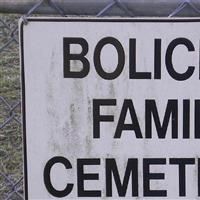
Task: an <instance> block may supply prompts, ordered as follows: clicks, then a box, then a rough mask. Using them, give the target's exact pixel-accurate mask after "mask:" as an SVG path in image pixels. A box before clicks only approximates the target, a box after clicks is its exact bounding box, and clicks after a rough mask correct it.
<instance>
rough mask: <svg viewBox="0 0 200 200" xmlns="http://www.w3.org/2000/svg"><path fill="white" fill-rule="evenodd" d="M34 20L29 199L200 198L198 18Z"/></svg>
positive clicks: (24, 53)
mask: <svg viewBox="0 0 200 200" xmlns="http://www.w3.org/2000/svg"><path fill="white" fill-rule="evenodd" d="M27 20H28V23H27V24H24V23H23V22H21V23H20V41H21V65H22V89H23V130H24V131H23V132H24V173H25V199H27V200H33V199H83V198H84V199H85V198H86V199H104V198H110V199H138V198H141V199H143V198H145V199H147V200H148V199H158V198H159V199H162V198H165V199H181V198H183V197H184V198H186V199H196V198H200V93H199V87H198V86H199V84H200V49H199V48H200V47H199V44H200V37H199V36H200V19H199V18H192V19H189V18H188V19H187V18H177V19H176V18H175V19H168V18H166V19H165V18H159V19H156V18H155V19H125V18H124V19H123V18H119V19H117V18H116V19H115V18H108V19H106V18H104V19H101V18H94V19H91V18H80V19H78V18H28V19H27ZM194 30H195V31H194Z"/></svg>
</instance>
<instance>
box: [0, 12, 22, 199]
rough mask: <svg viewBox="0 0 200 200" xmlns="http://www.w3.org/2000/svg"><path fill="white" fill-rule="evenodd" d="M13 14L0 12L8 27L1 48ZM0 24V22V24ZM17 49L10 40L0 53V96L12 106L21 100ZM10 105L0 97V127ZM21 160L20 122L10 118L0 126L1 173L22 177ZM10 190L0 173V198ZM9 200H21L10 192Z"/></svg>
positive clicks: (17, 114)
mask: <svg viewBox="0 0 200 200" xmlns="http://www.w3.org/2000/svg"><path fill="white" fill-rule="evenodd" d="M18 18H19V16H16V15H0V19H1V20H3V21H4V22H6V24H7V25H8V28H6V27H1V28H0V47H2V46H3V45H4V44H5V43H6V42H7V41H8V40H9V39H10V38H11V36H10V34H11V32H10V30H12V29H13V28H14V27H15V26H16V25H17V21H18ZM1 25H2V24H1V23H0V26H1ZM18 51H19V49H18V44H17V43H16V42H12V44H11V45H9V46H8V47H7V48H6V49H5V50H4V51H3V52H0V96H1V97H3V98H4V99H5V100H6V101H7V102H8V103H9V105H10V106H11V107H12V106H13V105H15V104H16V103H17V102H19V101H20V67H19V52H18ZM14 112H15V117H16V118H17V119H18V120H20V118H21V109H20V107H19V106H18V107H17V108H16V109H15V110H14ZM10 114H12V113H10V112H9V107H8V106H7V105H6V104H5V103H4V102H3V101H1V99H0V126H1V125H2V124H3V123H4V122H5V121H6V120H7V119H8V118H9V117H10ZM22 169H23V159H22V131H21V125H20V124H19V123H18V122H16V121H15V120H14V119H12V120H11V121H10V122H9V123H8V124H7V125H6V126H5V127H4V128H3V129H0V173H4V174H6V176H7V177H9V179H10V180H12V181H13V182H16V181H18V180H19V179H20V178H21V177H22V176H23V171H22ZM10 191H12V190H11V187H10V186H9V184H8V182H7V181H6V179H5V178H4V177H3V176H1V175H0V199H2V200H3V199H5V198H6V197H7V195H8V194H9V192H10ZM11 199H13V200H15V199H20V198H18V197H17V195H13V196H12V197H11Z"/></svg>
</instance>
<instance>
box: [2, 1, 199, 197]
mask: <svg viewBox="0 0 200 200" xmlns="http://www.w3.org/2000/svg"><path fill="white" fill-rule="evenodd" d="M169 3H170V1H169ZM42 4H45V6H49V7H51V9H53V10H54V11H56V13H57V14H58V15H59V16H67V13H65V12H64V11H63V9H62V8H60V7H59V6H58V5H57V4H56V2H55V1H52V0H40V1H38V2H37V3H36V4H35V5H34V6H33V7H31V8H30V9H29V11H28V12H27V13H25V14H24V15H23V16H21V15H13V14H12V15H11V14H0V58H1V59H0V200H9V199H11V200H18V199H19V200H21V199H24V197H23V154H22V124H21V99H20V67H19V53H18V52H19V43H18V25H17V23H18V20H19V18H20V17H22V18H23V20H24V21H25V22H26V17H28V16H31V15H32V14H34V12H35V11H36V10H37V9H38V8H39V7H40V6H41V5H42ZM115 7H117V9H120V10H121V11H122V12H123V16H127V17H134V16H135V14H134V11H133V10H131V9H130V8H129V7H128V6H127V5H126V3H124V2H123V0H121V1H120V0H113V1H110V3H109V4H108V5H106V6H105V7H104V8H103V9H102V8H101V9H99V11H98V12H97V13H96V16H97V17H103V16H106V15H108V14H109V12H111V10H112V9H113V8H115ZM144 7H145V4H144ZM69 9H70V8H69ZM146 9H148V8H146ZM185 9H191V10H192V12H194V14H196V15H200V8H197V6H196V4H194V3H193V2H192V1H189V0H186V1H182V2H181V3H180V4H179V5H177V7H176V8H174V9H173V10H172V11H171V13H169V14H168V16H166V17H174V16H178V15H179V14H181V13H182V12H184V10H185ZM74 15H76V13H74ZM158 17H159V16H158ZM188 17H190V16H188Z"/></svg>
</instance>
